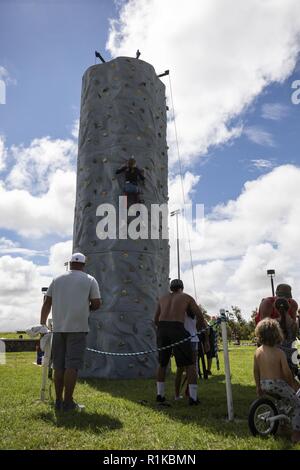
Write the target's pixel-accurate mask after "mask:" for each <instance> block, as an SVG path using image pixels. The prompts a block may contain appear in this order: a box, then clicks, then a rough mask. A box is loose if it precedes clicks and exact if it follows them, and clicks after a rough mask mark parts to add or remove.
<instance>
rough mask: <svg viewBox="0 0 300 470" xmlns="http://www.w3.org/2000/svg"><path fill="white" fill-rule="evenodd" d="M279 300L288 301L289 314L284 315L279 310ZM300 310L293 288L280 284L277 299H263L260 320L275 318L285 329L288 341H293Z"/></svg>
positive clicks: (277, 289)
mask: <svg viewBox="0 0 300 470" xmlns="http://www.w3.org/2000/svg"><path fill="white" fill-rule="evenodd" d="M278 299H286V301H287V304H288V305H287V308H288V310H287V312H286V314H283V315H284V316H283V317H282V315H281V312H280V311H279V310H278V308H277V305H278V302H277V301H278ZM297 310H298V304H297V302H296V301H295V300H294V299H293V298H292V288H291V286H289V285H288V284H279V285H278V286H277V288H276V296H275V297H267V298H265V299H263V300H262V301H261V303H260V306H259V320H263V319H264V318H274V319H275V320H277V321H279V324H280V326H281V328H282V329H283V332H284V336H285V339H286V340H289V341H293V340H294V339H295V337H296V332H297V324H296V315H297Z"/></svg>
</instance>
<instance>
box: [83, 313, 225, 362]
mask: <svg viewBox="0 0 300 470" xmlns="http://www.w3.org/2000/svg"><path fill="white" fill-rule="evenodd" d="M217 324H220V320H217V321H216V323H214V325H217ZM209 328H210V326H207V327H206V328H202V330H200V331H197V332H196V333H195V334H193V335H190V336H188V337H187V338H184V339H182V340H180V341H177V342H176V343H172V344H169V345H168V346H163V347H161V348H155V349H148V350H147V351H138V352H126V353H121V352H120V353H118V352H108V351H101V350H99V349H93V348H86V350H87V351H90V352H94V353H97V354H103V355H105V356H142V355H145V354H152V353H155V352H159V351H165V350H166V349H170V348H173V347H174V346H178V345H179V344H182V343H185V342H186V341H190V340H191V339H192V338H194V337H195V336H197V335H199V334H201V333H204V332H205V331H207V330H208V329H209Z"/></svg>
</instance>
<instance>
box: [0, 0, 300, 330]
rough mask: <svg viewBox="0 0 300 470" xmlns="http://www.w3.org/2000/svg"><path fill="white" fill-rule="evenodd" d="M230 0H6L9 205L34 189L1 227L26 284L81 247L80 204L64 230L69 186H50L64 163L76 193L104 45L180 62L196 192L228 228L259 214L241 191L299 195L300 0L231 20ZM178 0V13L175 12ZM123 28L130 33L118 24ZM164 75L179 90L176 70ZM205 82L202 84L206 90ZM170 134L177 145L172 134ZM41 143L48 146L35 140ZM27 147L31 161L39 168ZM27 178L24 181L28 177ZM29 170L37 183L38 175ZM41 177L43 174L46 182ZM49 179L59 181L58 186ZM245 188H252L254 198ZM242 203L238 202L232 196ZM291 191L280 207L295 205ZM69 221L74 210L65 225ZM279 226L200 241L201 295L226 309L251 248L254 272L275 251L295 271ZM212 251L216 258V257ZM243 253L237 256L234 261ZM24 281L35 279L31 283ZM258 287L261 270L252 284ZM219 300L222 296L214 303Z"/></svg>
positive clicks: (251, 5) (190, 185)
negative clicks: (85, 114) (74, 245)
mask: <svg viewBox="0 0 300 470" xmlns="http://www.w3.org/2000/svg"><path fill="white" fill-rule="evenodd" d="M231 2H232V0H226V1H224V10H223V3H222V5H221V4H220V3H218V2H217V1H216V0H211V1H208V0H204V1H203V2H201V4H199V2H197V1H194V0H193V1H191V4H190V8H189V9H186V10H185V11H184V16H182V5H181V3H180V2H179V1H177V0H175V1H173V2H170V0H165V1H164V2H163V3H159V2H158V0H150V1H149V2H146V1H145V0H137V2H136V3H135V2H133V1H132V0H129V1H123V2H113V1H108V0H101V1H97V0H87V1H83V0H72V1H71V0H62V1H50V0H49V1H47V0H39V1H37V0H36V1H27V0H24V1H16V0H9V1H8V0H1V1H0V74H1V73H2V76H0V79H1V78H2V79H4V80H5V82H6V90H7V96H6V104H5V105H3V104H2V105H0V136H2V141H3V142H5V144H4V145H5V150H4V153H3V155H6V157H5V166H3V168H2V172H1V173H0V177H1V184H2V185H3V186H2V188H4V189H3V191H4V192H3V194H2V199H3V198H5V201H7V202H5V204H8V205H9V204H13V201H17V200H18V201H21V200H24V208H23V209H22V208H17V207H16V215H15V218H14V217H13V215H12V216H10V215H8V213H7V212H6V211H5V207H4V208H3V207H1V204H0V240H1V237H2V239H3V240H4V241H3V244H4V245H5V246H4V249H3V250H2V257H4V258H3V259H2V262H3V270H4V271H5V270H6V272H7V269H8V268H7V263H8V265H9V266H10V267H9V269H11V270H12V271H11V273H12V277H13V272H14V271H13V269H14V268H13V267H12V266H13V263H14V262H15V263H17V262H16V261H12V259H16V258H18V260H19V261H18V263H19V265H18V269H19V266H21V267H22V269H21V270H23V271H22V272H24V273H25V274H24V276H25V277H24V279H25V278H26V279H27V277H26V276H27V274H26V273H27V272H28V270H29V271H30V273H31V274H30V276H32V278H35V281H34V282H35V284H34V283H33V284H32V285H31V286H27V287H28V291H30V289H35V288H36V285H37V284H38V283H39V282H47V281H48V280H49V279H50V278H51V276H52V275H53V274H55V273H56V270H58V269H59V266H60V265H61V264H59V261H58V259H59V253H60V256H65V253H66V252H67V250H69V249H70V240H71V233H70V229H69V226H71V221H72V202H68V204H69V206H68V207H67V208H66V209H65V210H66V212H65V213H62V214H59V215H58V219H59V221H58V225H59V224H60V229H59V230H58V231H56V230H55V229H54V228H53V226H54V222H53V221H52V219H51V217H52V218H53V220H54V219H55V217H54V216H53V215H51V217H50V216H49V207H50V203H49V201H52V199H51V198H52V197H54V199H55V201H56V202H57V196H56V195H55V194H56V193H55V190H54V189H52V190H51V191H52V192H51V191H50V193H51V194H50V195H49V194H48V191H49V189H51V188H57V187H58V188H61V186H62V187H63V185H64V179H63V177H61V176H60V175H61V173H60V170H61V171H62V172H66V179H65V181H66V183H65V184H66V194H67V195H72V194H73V193H72V191H73V192H74V181H75V180H74V168H75V161H76V138H74V137H72V134H71V132H72V129H73V127H74V123H75V122H76V120H77V119H78V118H79V111H80V93H81V77H82V75H83V73H84V71H85V70H86V68H87V67H89V66H90V65H92V64H94V63H95V57H94V51H95V49H97V50H99V51H101V53H102V55H103V56H104V57H105V58H106V59H107V60H109V59H110V58H111V57H115V56H117V55H131V56H134V55H135V51H136V49H137V48H140V50H141V51H142V57H141V58H143V60H146V61H149V62H151V63H152V64H153V65H154V67H155V68H156V70H157V71H158V72H161V71H163V70H165V69H167V68H169V69H170V70H171V73H172V82H173V84H174V90H173V91H174V100H175V104H176V112H177V113H178V120H177V126H178V131H179V135H180V141H179V144H180V148H181V151H182V158H183V161H184V171H185V172H187V186H186V191H187V194H188V195H189V196H190V197H191V198H192V199H193V202H195V203H196V202H198V203H204V204H205V213H206V214H207V215H208V216H210V215H211V212H212V210H213V208H214V207H215V206H216V205H219V204H221V205H223V209H221V212H220V211H219V209H218V210H217V217H218V218H219V219H220V218H222V217H224V221H223V222H224V223H225V221H226V218H228V217H229V218H230V219H231V222H232V228H228V231H229V232H228V233H227V235H226V237H227V238H228V240H230V233H231V232H232V233H236V225H238V224H242V223H245V225H247V221H246V222H245V221H244V222H239V220H240V219H239V217H240V214H241V213H242V212H243V210H244V209H243V207H244V206H243V204H244V203H243V200H246V201H247V200H248V199H249V200H250V199H251V198H252V194H253V193H254V192H256V191H257V194H261V196H255V197H256V198H257V197H258V198H260V197H261V198H262V199H261V200H262V201H263V200H264V199H265V198H269V199H272V197H275V196H276V194H277V193H281V194H283V195H284V197H286V198H288V197H289V198H290V199H292V200H293V201H294V196H293V194H294V193H293V192H292V189H291V187H289V184H288V183H287V182H284V181H285V176H286V175H287V173H288V171H290V170H288V171H287V170H286V168H287V167H286V165H292V170H291V171H292V172H293V173H292V174H291V176H290V179H291V180H293V177H294V176H295V181H296V178H298V173H297V169H298V168H299V152H298V149H299V144H300V142H299V141H300V138H299V125H300V105H298V106H297V105H294V104H292V102H291V95H292V89H291V84H292V82H293V81H294V80H297V79H300V68H299V65H298V66H297V60H298V57H299V51H300V45H299V36H297V31H298V30H299V31H300V25H299V24H298V23H297V17H298V16H299V15H298V16H297V14H296V8H298V6H297V5H298V4H297V2H293V0H291V2H289V4H288V5H282V6H281V7H280V8H279V7H277V6H276V7H275V3H274V7H272V1H271V2H270V3H269V6H268V8H270V9H269V10H268V8H267V7H265V6H262V5H261V4H260V3H259V2H256V1H255V2H250V1H248V0H245V2H243V5H241V4H239V6H236V4H235V6H236V18H235V19H233V18H232V17H231V16H230V15H229V12H230V9H229V10H228V6H230V4H231ZM225 4H227V7H226V8H225ZM171 7H172V12H173V16H172V20H171V19H170V16H169V11H170V8H171ZM149 12H150V14H149ZM203 18H205V22H204V23H203V21H204V20H203ZM261 18H262V19H263V20H264V21H261ZM110 19H115V20H116V19H119V20H120V19H121V20H122V22H121V23H114V24H112V25H110ZM292 23H293V24H292ZM245 25H246V26H245ZM212 26H214V28H212ZM299 31H298V32H299ZM116 32H117V33H121V35H119V36H118V35H116V34H115V33H116ZM124 32H126V34H125V35H124ZM266 38H267V40H266ZM239 43H240V44H239ZM107 44H108V45H107ZM106 47H107V48H106ZM3 70H5V72H3ZM1 71H2V72H1ZM163 80H165V83H166V86H167V92H168V93H169V91H168V80H167V79H163ZM198 83H199V92H198V91H197V92H195V90H197V84H198ZM169 105H170V104H169ZM218 108H220V110H219V109H218ZM224 126H225V127H224ZM170 129H171V127H170ZM211 129H216V131H215V132H212V131H211ZM227 131H228V133H230V132H235V134H234V135H233V137H232V138H230V137H228V136H226V135H227V134H226V133H227ZM218 132H220V134H218ZM46 137H48V139H45V138H46ZM43 139H44V140H43ZM169 139H170V141H171V142H170V146H171V148H172V131H170V137H169ZM34 140H36V141H37V144H36V146H37V147H38V150H35V149H33V146H32V142H33V141H34ZM43 145H45V147H43ZM51 145H52V147H51ZM189 145H191V146H189ZM74 146H75V147H74ZM50 147H51V148H52V150H51V152H54V153H55V152H56V149H57V153H58V154H59V155H60V156H59V160H58V161H57V162H56V163H55V164H51V159H50V157H49V161H48V160H47V161H46V160H45V168H46V169H42V170H41V168H39V161H38V158H39V157H38V156H37V155H40V154H41V155H42V152H43V150H40V149H43V148H45V149H49V148H50ZM0 149H1V147H0ZM53 149H54V150H53ZM74 149H75V150H74ZM35 151H36V153H34V152H35ZM47 151H48V150H47ZM39 152H40V153H39ZM3 158H4V157H3ZM27 158H28V161H29V160H30V165H29V164H28V167H26V165H27V163H26V161H27ZM47 158H48V157H47ZM64 159H65V160H64ZM175 160H176V159H175ZM172 161H173V160H172ZM20 162H21V163H20ZM22 162H23V163H22ZM55 165H56V166H55ZM0 168H1V165H0ZM24 168H25V169H24ZM32 168H34V170H32ZM31 171H33V172H34V176H33V177H32V180H30V176H28V175H30V173H31ZM22 172H23V174H21V173H22ZM281 173H282V176H281ZM176 174H178V166H177V165H176V161H175V164H174V162H173V163H172V162H171V167H170V178H171V180H170V191H171V193H172V194H175V193H176V188H177V186H176V184H175V183H174V181H175V180H174V178H175V177H176ZM16 175H17V178H20V180H19V181H17V182H16V180H15V178H16ZM20 175H21V176H20ZM22 175H23V176H22ZM24 175H25V180H24ZM26 175H27V177H28V178H29V180H30V181H29V180H28V184H27V182H26ZM21 177H22V178H23V179H22V178H21ZM38 178H41V180H40V181H41V185H40V186H39V185H38ZM51 178H54V181H55V182H56V183H55V184H56V186H55V184H54V183H53V181H52V179H51ZM193 178H194V179H193ZM197 178H198V179H199V181H198V182H197ZM249 181H253V183H254V185H253V186H251V188H252V189H251V188H250V189H249V187H248V186H247V188H246V190H244V189H243V188H244V184H245V183H246V182H249ZM266 181H270V185H271V186H272V185H273V184H274V185H275V186H274V187H273V186H272V189H271V190H270V191H265V190H264V189H260V188H264V187H265V182H266ZM277 181H279V183H277ZM280 181H283V183H282V184H281V183H280ZM43 182H45V186H43ZM276 184H278V187H277V186H276ZM285 185H286V186H285ZM295 186H296V183H295ZM22 191H23V192H22ZM59 191H61V189H59ZM62 191H63V190H62ZM260 191H261V193H260ZM54 193H55V194H54ZM275 193H276V194H275ZM47 194H48V196H47ZM53 194H54V195H53ZM59 194H61V193H59ZM62 194H63V192H62ZM241 194H245V197H244V198H242V200H241ZM0 197H1V195H0ZM44 197H46V199H45V202H44V199H43V198H44ZM60 197H62V196H60ZM6 198H7V199H6ZM47 198H48V199H47ZM70 198H71V196H70ZM247 198H248V199H247ZM67 199H68V198H67ZM275 199H276V198H275ZM70 200H71V199H70ZM230 200H232V201H233V204H229V201H230ZM68 201H69V199H68ZM175 201H176V197H175ZM251 201H252V199H251ZM288 201H289V200H288V199H287V202H286V204H287V206H285V207H284V208H282V214H285V213H286V211H287V208H286V207H288V204H289V203H288ZM56 202H55V203H56ZM3 204H4V203H3ZM34 204H37V206H38V207H39V208H40V209H39V210H41V214H42V215H41V218H43V216H44V217H45V220H46V219H47V224H48V225H49V227H48V228H47V229H46V228H43V227H42V223H41V222H39V223H37V222H36V220H35V218H34V216H33V215H32V213H31V211H30V206H31V205H34ZM43 204H44V207H45V212H44V214H43ZM247 204H248V203H247ZM251 204H252V205H251ZM251 204H250V202H249V205H250V206H251V207H254V206H255V204H257V200H255V201H254V200H253V202H251ZM271 204H272V202H271ZM274 204H276V203H275V202H274ZM62 205H66V204H64V198H63V197H62V199H61V202H60V205H59V204H58V207H59V208H61V206H62ZM279 205H280V204H279ZM11 207H14V206H13V205H12V206H11ZM224 208H225V209H224ZM59 210H60V209H59ZM247 210H248V209H247ZM264 210H265V212H263V213H264V214H268V217H269V218H270V221H269V222H266V223H269V224H270V226H271V225H272V218H276V217H277V219H276V220H277V222H278V226H280V224H281V226H282V217H284V215H281V214H279V215H278V214H277V212H276V211H275V212H274V214H273V213H270V211H269V212H267V209H266V208H265V209H264ZM18 211H19V212H18ZM27 211H28V212H27ZM222 211H223V212H222ZM224 211H225V212H224ZM295 211H296V209H295ZM250 212H251V208H250ZM24 214H25V215H24ZM27 214H28V215H27ZM224 214H225V215H224ZM228 214H229V215H228ZM215 215H216V213H215ZM22 216H24V220H23V219H22ZM30 217H32V227H35V224H36V228H34V229H32V230H31V229H30V225H31V219H30ZM262 217H263V216H262V215H261V214H260V217H258V219H257V221H256V220H253V224H256V223H261V220H262ZM1 219H2V220H1ZM8 219H9V220H8ZM21 219H22V220H21ZM48 219H49V220H48ZM64 219H66V220H67V221H66V223H65V225H64ZM243 220H244V219H243ZM291 220H293V222H292V224H295V226H294V229H295V230H293V225H291V227H290V229H289V234H290V235H289V236H290V237H291V240H292V238H293V237H294V233H296V230H297V226H298V225H299V220H298V219H297V217H296V216H295V213H294V212H293V214H291ZM51 221H52V222H51ZM221 222H222V221H221ZM250 222H251V221H250ZM51 224H52V225H51ZM239 226H240V225H239ZM224 227H225V225H224ZM276 227H277V226H276ZM210 230H211V232H209V233H217V232H218V230H219V226H209V231H210ZM226 230H227V228H226ZM230 230H231V232H230ZM58 232H59V233H58ZM275 232H277V228H274V234H271V235H270V234H269V233H268V234H267V235H266V234H265V233H264V234H261V235H260V236H259V237H258V238H255V235H253V238H252V239H251V240H250V239H249V240H248V241H247V243H246V242H245V245H244V246H243V247H242V246H239V247H238V248H236V247H237V246H238V245H239V243H238V241H237V239H236V238H234V240H235V241H234V242H232V243H233V244H234V245H235V247H234V249H231V248H230V247H229V245H228V246H227V245H226V247H225V248H224V250H223V251H222V252H221V253H220V252H219V251H218V248H217V247H219V246H220V245H222V243H221V241H220V240H217V239H214V241H213V247H212V248H209V249H206V250H205V252H206V253H208V255H207V256H206V255H205V256H204V255H203V253H202V252H201V249H200V248H199V250H200V251H199V252H198V251H197V250H198V247H197V246H196V250H195V251H196V253H195V259H196V264H197V266H198V269H199V276H203V275H204V274H205V276H206V279H207V286H206V287H205V288H203V289H204V290H203V292H202V291H201V289H200V294H199V295H200V296H202V297H203V298H204V299H205V301H206V302H207V303H208V305H211V306H213V307H212V308H215V307H216V306H217V305H219V304H220V302H225V301H226V302H227V304H230V303H232V302H233V297H232V296H233V293H232V292H233V291H234V289H235V287H234V283H235V282H237V281H236V279H237V277H239V276H243V269H245V268H244V264H245V263H248V261H247V260H248V257H250V258H251V261H249V265H248V268H249V269H250V271H251V269H252V271H253V279H254V277H255V276H254V273H255V270H257V269H261V272H260V276H261V277H260V279H263V273H264V272H265V267H266V266H267V265H268V263H272V262H273V260H275V259H276V260H277V264H278V270H279V271H280V270H281V271H282V276H283V277H284V269H285V267H286V266H287V265H288V260H290V259H291V258H288V255H287V250H286V249H285V248H282V250H281V251H280V249H279V250H278V251H277V252H276V253H273V254H272V253H271V252H270V247H269V246H267V245H268V243H270V246H273V247H276V246H277V245H278V246H279V247H280V246H281V244H282V238H283V237H284V236H283V235H282V237H281V236H280V237H279V238H278V237H277V235H276V233H275ZM234 237H237V235H234ZM239 238H243V236H242V237H240V236H239ZM245 238H247V237H245ZM9 243H11V244H12V245H13V244H14V243H17V244H18V246H17V247H16V248H21V249H25V250H31V251H30V252H26V251H24V252H23V253H21V252H20V251H18V250H15V251H14V247H13V246H11V247H9ZM60 243H62V244H60ZM209 243H210V240H209ZM209 243H208V245H209ZM293 243H294V242H293ZM64 244H65V245H64ZM0 245H1V244H0ZM261 246H263V247H264V248H261ZM210 249H211V250H212V251H213V252H214V253H215V256H214V255H213V254H210ZM260 249H263V250H264V251H263V254H262V255H261V256H257V257H256V254H255V256H254V254H253V253H254V252H255V253H257V252H259V250H260ZM32 250H33V251H38V252H39V251H41V253H38V254H37V253H34V252H33V251H32ZM251 250H252V251H251ZM49 253H50V257H49ZM272 256H273V259H272ZM254 258H255V259H256V260H259V258H261V259H263V260H264V265H263V266H260V267H258V261H255V263H256V264H255V263H254V261H253V259H254ZM233 259H235V260H238V261H234V263H233V262H232V260H233ZM0 260H1V257H0ZM274 262H275V261H274ZM30 263H31V264H30ZM174 263H175V251H174V250H172V253H171V270H174V269H175V267H176V266H175V264H174ZM183 263H184V266H185V267H186V273H185V276H186V280H187V284H188V285H191V272H190V270H189V268H188V255H187V254H186V255H183ZM253 263H254V264H255V266H254V265H253ZM16 266H17V265H16ZM40 266H42V270H41V269H40ZM251 266H252V267H251ZM248 268H247V269H248ZM31 270H33V271H31ZM215 270H216V271H215ZM252 271H251V272H252ZM226 272H230V273H231V274H230V276H231V277H230V276H229V277H230V282H229V285H228V288H227V289H225V290H224V291H223V290H222V292H221V287H220V286H213V279H214V277H215V276H216V275H220V279H221V280H222V279H225V278H226ZM32 273H33V274H32ZM203 273H204V274H203ZM224 273H225V274H224ZM299 273H300V271H299ZM297 274H298V264H297V266H296V265H293V267H292V269H291V273H290V276H291V280H292V281H295V280H296V277H297ZM3 275H5V272H4V274H3ZM251 275H252V274H251ZM28 276H29V275H28ZM30 276H29V277H30ZM47 276H48V277H47ZM222 276H223V277H222ZM224 276H225V277H224ZM0 278H1V266H0ZM22 282H23V281H22ZM26 282H27V281H26V280H24V285H26ZM205 282H206V281H205ZM222 282H223V281H222ZM204 284H205V283H204ZM205 285H206V284H205ZM232 286H233V287H232ZM222 288H223V287H222ZM256 288H257V287H256V284H255V281H254V280H253V285H252V287H251V289H252V290H253V289H254V290H255V289H256ZM7 289H8V290H5V288H4V287H3V289H2V290H3V292H2V294H1V292H0V296H1V295H3V296H4V297H5V298H7V297H8V295H9V294H8V292H9V289H11V286H8V287H7ZM245 289H246V287H245ZM298 290H299V294H300V289H298ZM220 292H221V293H220ZM262 292H263V290H262ZM37 298H38V297H37V296H36V297H35V299H36V302H37ZM211 298H213V299H214V300H213V301H212V302H210V299H211ZM8 303H9V302H8ZM236 303H238V302H236ZM254 304H255V300H254V299H253V301H252V298H251V299H248V300H247V303H246V304H245V308H246V309H247V308H248V309H249V306H250V305H254ZM3 312H4V311H3ZM7 312H8V313H3V316H5V315H6V316H7V318H8V317H9V315H10V314H11V310H10V309H9V308H8V310H7ZM0 320H1V311H0ZM0 327H1V321H0Z"/></svg>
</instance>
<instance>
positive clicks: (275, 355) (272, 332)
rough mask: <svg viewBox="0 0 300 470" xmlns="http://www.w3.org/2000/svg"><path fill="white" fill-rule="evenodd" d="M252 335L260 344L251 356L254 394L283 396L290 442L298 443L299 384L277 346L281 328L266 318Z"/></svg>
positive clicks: (280, 338)
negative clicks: (288, 415) (289, 411)
mask: <svg viewBox="0 0 300 470" xmlns="http://www.w3.org/2000/svg"><path fill="white" fill-rule="evenodd" d="M255 336H256V338H257V340H258V343H259V344H260V345H261V346H259V347H258V348H257V350H256V352H255V356H254V379H255V383H256V391H257V394H258V395H259V396H260V395H263V393H274V394H276V395H280V396H281V397H283V398H286V399H287V400H288V401H289V402H290V404H291V406H292V407H293V414H292V428H293V433H292V442H293V443H296V442H300V397H299V396H298V395H297V393H296V392H297V391H298V389H299V384H298V383H297V382H296V380H295V379H294V377H293V375H292V373H291V370H290V368H289V366H288V363H287V359H286V355H285V354H284V352H283V351H282V350H281V349H279V347H278V346H279V344H280V343H281V342H282V340H283V333H282V330H281V328H280V326H279V324H278V322H277V321H276V320H273V319H271V318H265V319H264V320H261V321H260V322H259V323H258V325H257V327H256V329H255Z"/></svg>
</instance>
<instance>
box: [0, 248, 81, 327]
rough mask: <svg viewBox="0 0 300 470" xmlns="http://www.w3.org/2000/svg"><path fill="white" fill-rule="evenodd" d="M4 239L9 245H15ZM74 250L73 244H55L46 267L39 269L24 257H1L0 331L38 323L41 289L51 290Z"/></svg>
mask: <svg viewBox="0 0 300 470" xmlns="http://www.w3.org/2000/svg"><path fill="white" fill-rule="evenodd" d="M1 240H2V243H4V244H6V245H13V244H14V243H13V242H9V241H8V240H6V241H5V240H4V241H3V239H1ZM1 240H0V243H1ZM71 250H72V242H71V241H67V242H64V243H57V244H55V245H53V246H52V247H51V248H50V256H49V263H48V265H46V266H38V265H36V264H35V263H33V262H32V261H28V260H25V259H24V258H22V257H12V256H1V257H0V331H14V330H17V329H22V328H26V327H29V326H32V325H34V324H37V323H39V319H40V310H41V305H42V299H43V297H42V293H41V288H42V287H48V286H49V284H50V282H51V279H52V278H53V277H55V276H57V275H58V274H62V273H63V271H64V269H65V268H64V262H65V261H66V259H67V258H68V257H69V256H70V254H71Z"/></svg>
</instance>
